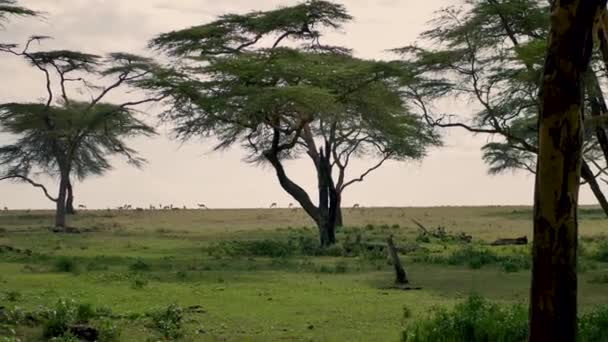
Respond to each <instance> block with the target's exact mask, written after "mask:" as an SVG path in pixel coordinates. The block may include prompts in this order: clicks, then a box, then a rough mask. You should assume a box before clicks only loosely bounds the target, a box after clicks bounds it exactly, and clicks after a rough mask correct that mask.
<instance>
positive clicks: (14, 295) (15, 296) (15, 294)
mask: <svg viewBox="0 0 608 342" xmlns="http://www.w3.org/2000/svg"><path fill="white" fill-rule="evenodd" d="M19 299H21V292H19V291H15V290H13V291H8V292H6V300H7V301H9V302H17V301H19Z"/></svg>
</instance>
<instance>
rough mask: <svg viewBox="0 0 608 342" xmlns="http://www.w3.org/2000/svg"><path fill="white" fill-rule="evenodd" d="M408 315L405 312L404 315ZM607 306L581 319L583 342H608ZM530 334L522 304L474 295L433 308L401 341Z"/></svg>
mask: <svg viewBox="0 0 608 342" xmlns="http://www.w3.org/2000/svg"><path fill="white" fill-rule="evenodd" d="M404 316H405V315H404ZM606 331H608V307H606V306H604V307H600V308H598V309H596V310H594V311H592V312H590V313H587V314H584V315H582V316H580V317H579V319H578V338H577V341H580V342H608V334H606ZM527 335H528V311H527V308H525V307H523V306H522V305H510V306H501V305H498V304H495V303H492V302H490V301H488V300H486V299H484V298H482V297H479V296H476V295H473V296H470V297H469V298H468V299H467V300H465V301H464V302H462V303H460V304H457V305H456V306H455V307H454V308H453V309H451V310H448V309H445V308H439V309H434V310H433V311H432V313H431V314H430V315H429V317H427V318H426V319H423V320H419V321H416V322H413V323H412V325H410V326H408V327H407V328H406V329H405V330H404V331H403V332H402V339H401V340H402V342H431V341H438V342H453V341H469V342H487V341H496V342H521V341H525V340H526V338H527Z"/></svg>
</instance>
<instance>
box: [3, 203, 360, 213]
mask: <svg viewBox="0 0 608 342" xmlns="http://www.w3.org/2000/svg"><path fill="white" fill-rule="evenodd" d="M196 207H198V209H206V210H207V209H209V207H208V206H207V205H206V204H204V203H197V204H196ZM196 207H195V208H196ZM115 208H116V209H115V210H118V211H123V210H135V211H146V210H148V211H155V210H180V209H182V210H188V209H189V208H188V207H187V206H186V205H184V206H182V207H181V208H180V207H177V206H174V205H173V204H168V205H162V204H159V205H158V206H155V205H152V204H150V205H149V206H148V208H147V209H146V208H144V207H137V208H135V207H133V206H132V205H131V204H124V205H122V206H119V207H115ZM269 208H270V209H278V208H279V205H278V203H277V202H272V203H271V204H270V206H269ZM352 208H353V209H357V208H362V207H361V205H360V204H359V203H355V204H354V205H353V206H352ZM78 209H80V210H88V207H87V206H86V205H84V204H79V205H78ZM287 209H298V207H297V206H296V205H295V204H293V203H289V204H288V205H287ZM111 210H112V209H110V208H107V211H111ZM4 211H8V207H6V206H5V207H4ZM30 211H31V210H29V209H28V211H27V212H28V213H29V212H30Z"/></svg>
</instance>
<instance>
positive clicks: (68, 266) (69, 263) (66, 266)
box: [55, 256, 80, 273]
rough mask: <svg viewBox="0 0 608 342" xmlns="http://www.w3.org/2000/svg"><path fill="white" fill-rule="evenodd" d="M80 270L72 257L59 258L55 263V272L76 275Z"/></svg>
mask: <svg viewBox="0 0 608 342" xmlns="http://www.w3.org/2000/svg"><path fill="white" fill-rule="evenodd" d="M79 270H80V265H79V264H78V262H77V261H76V259H74V258H72V257H66V256H63V257H59V258H58V259H57V260H56V261H55V271H57V272H64V273H77V272H79Z"/></svg>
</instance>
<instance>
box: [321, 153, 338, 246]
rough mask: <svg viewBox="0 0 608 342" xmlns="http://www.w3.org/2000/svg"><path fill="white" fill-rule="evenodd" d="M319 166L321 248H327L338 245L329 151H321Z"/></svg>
mask: <svg viewBox="0 0 608 342" xmlns="http://www.w3.org/2000/svg"><path fill="white" fill-rule="evenodd" d="M319 152H320V153H319V156H320V158H319V165H318V168H317V182H318V188H319V218H320V221H321V224H320V225H319V229H320V230H321V234H320V235H321V246H322V247H327V246H331V245H333V244H335V243H336V211H335V196H333V195H332V193H334V191H332V188H333V186H332V185H333V181H332V180H331V165H330V163H329V156H328V153H329V151H326V152H324V151H323V149H321V150H320V151H319Z"/></svg>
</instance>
